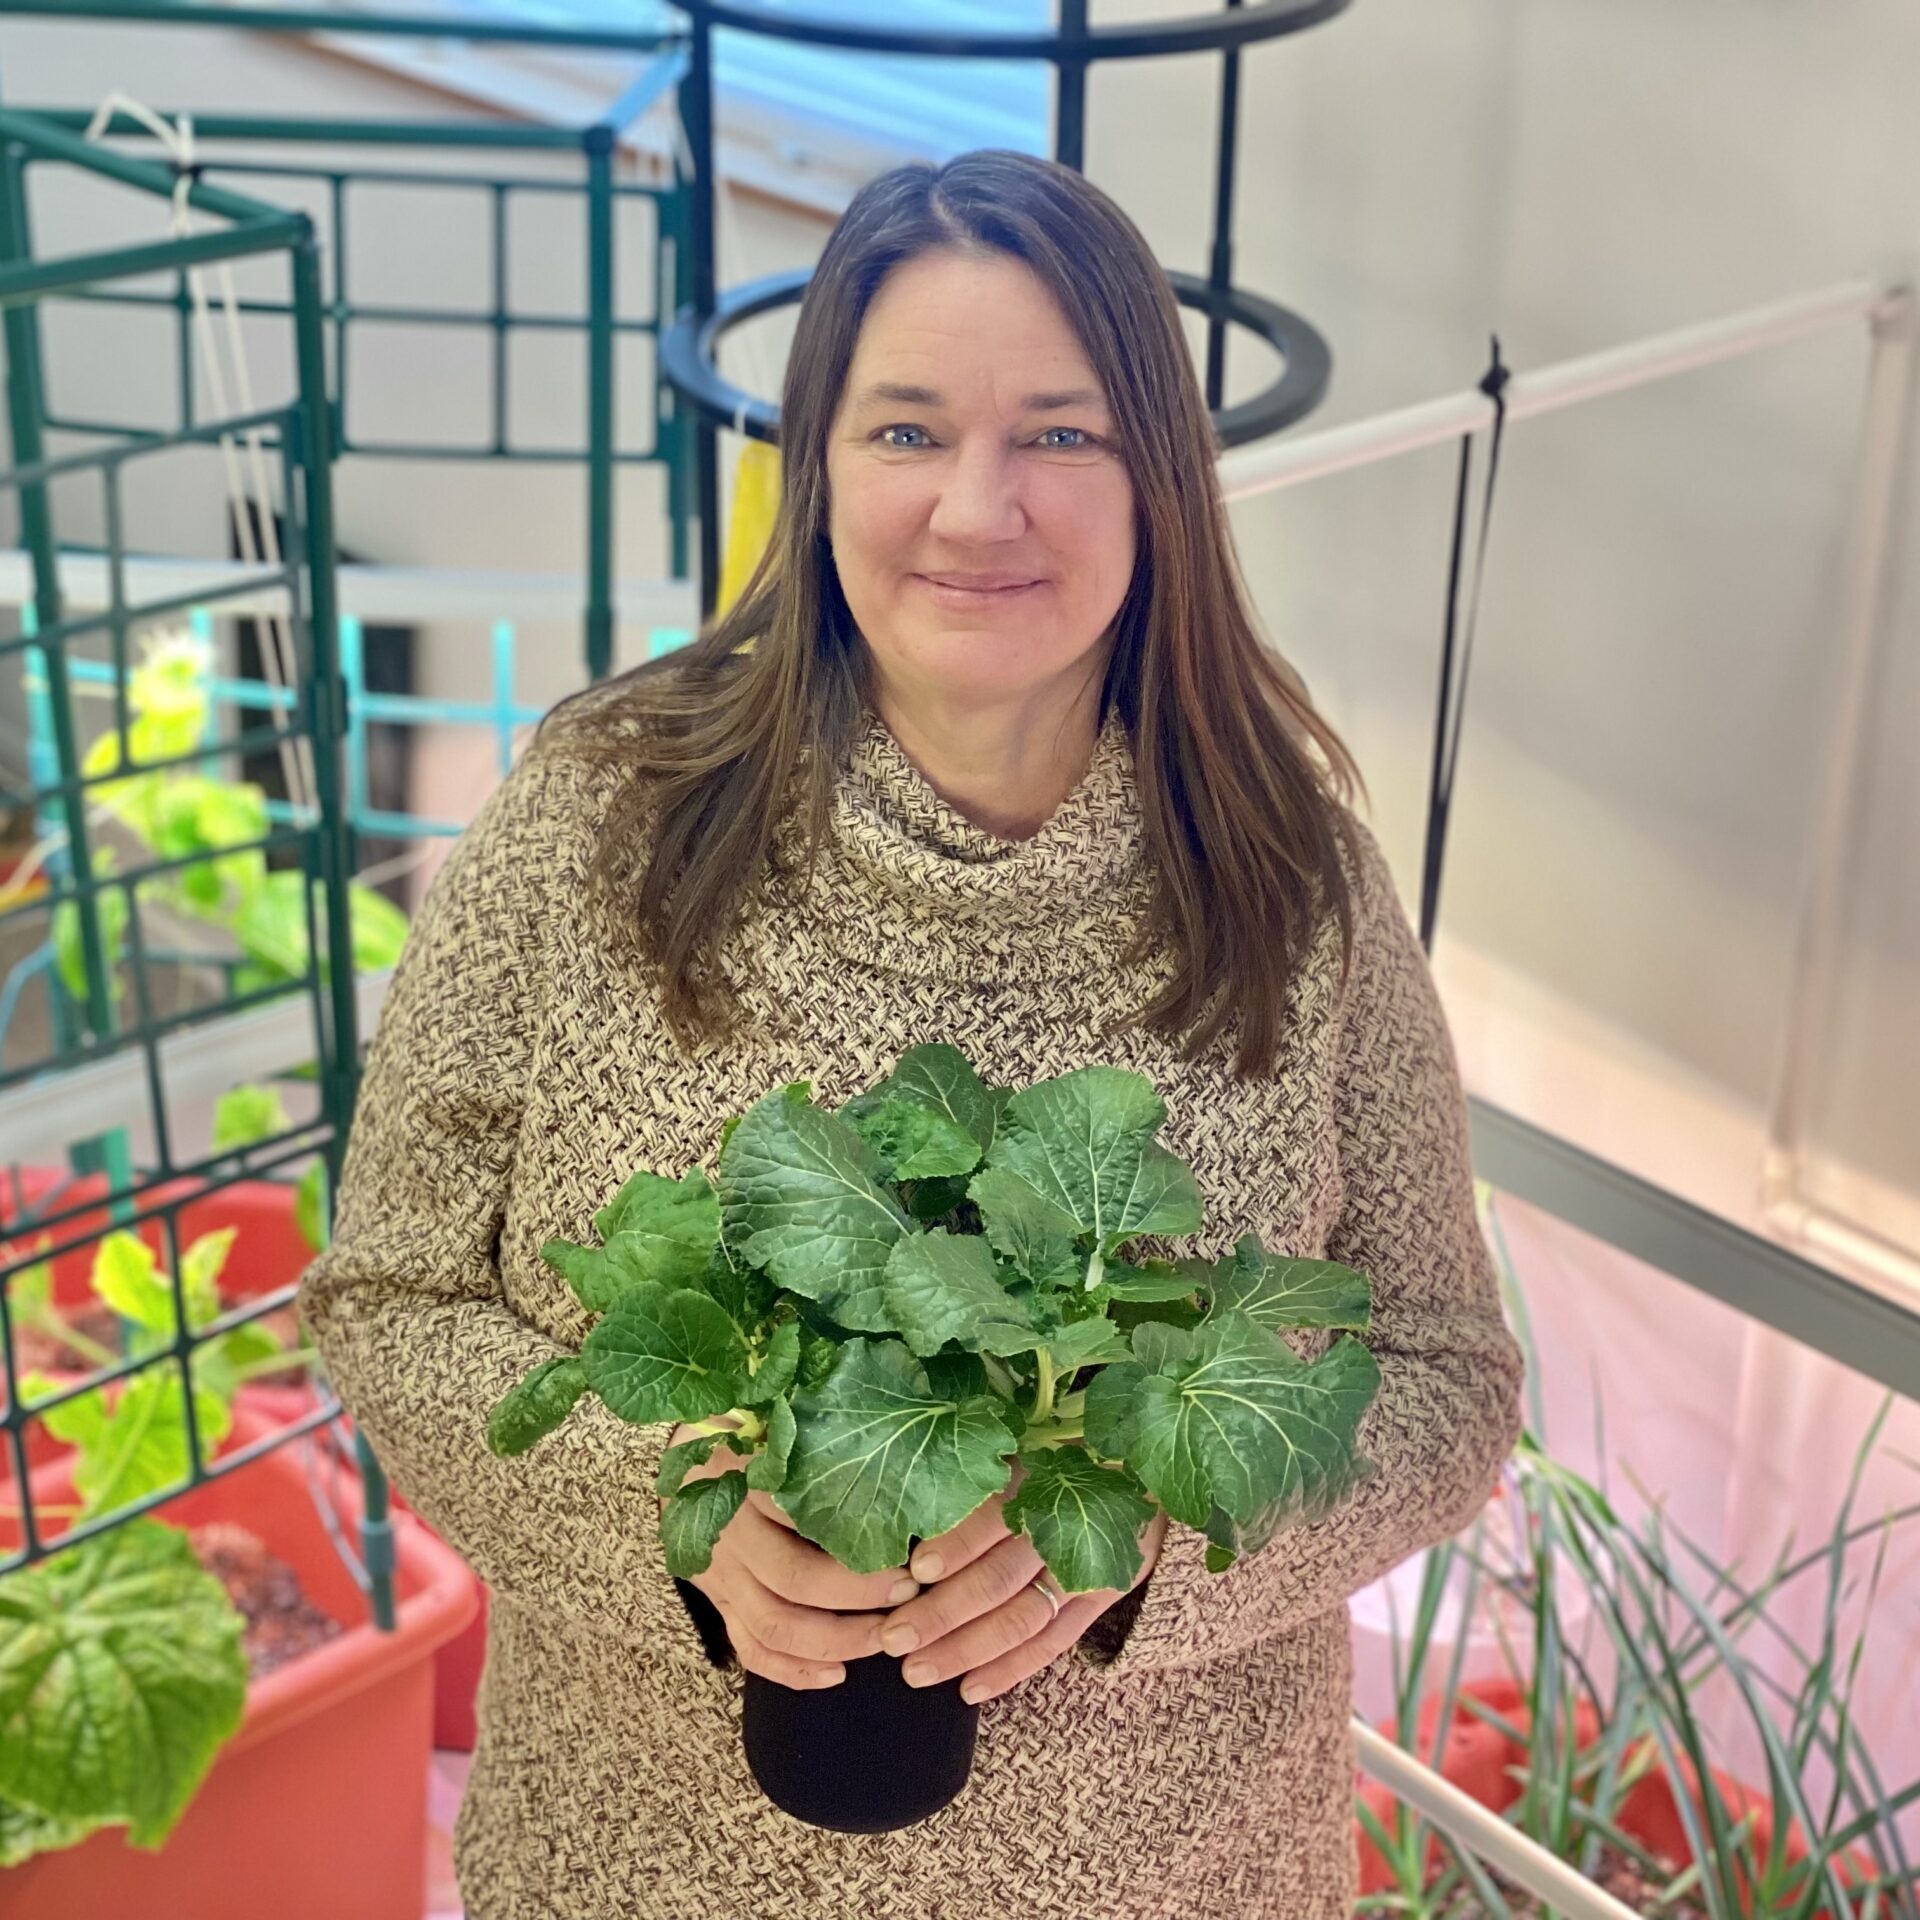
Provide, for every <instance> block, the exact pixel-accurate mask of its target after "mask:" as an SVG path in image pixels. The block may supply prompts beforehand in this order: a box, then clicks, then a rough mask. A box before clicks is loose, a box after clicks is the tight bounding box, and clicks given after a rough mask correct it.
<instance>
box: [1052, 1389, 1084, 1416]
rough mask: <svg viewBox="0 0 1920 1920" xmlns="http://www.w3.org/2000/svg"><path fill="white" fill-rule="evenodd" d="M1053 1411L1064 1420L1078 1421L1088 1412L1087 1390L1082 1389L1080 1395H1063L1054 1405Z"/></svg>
mask: <svg viewBox="0 0 1920 1920" xmlns="http://www.w3.org/2000/svg"><path fill="white" fill-rule="evenodd" d="M1053 1410H1054V1412H1055V1413H1057V1414H1058V1415H1059V1416H1060V1418H1061V1419H1063V1420H1078V1419H1079V1418H1080V1417H1081V1415H1082V1414H1083V1413H1085V1412H1086V1410H1087V1390H1086V1388H1085V1387H1082V1388H1081V1389H1080V1391H1079V1392H1078V1393H1063V1394H1062V1395H1061V1396H1060V1398H1059V1399H1058V1400H1056V1401H1055V1402H1054V1403H1053Z"/></svg>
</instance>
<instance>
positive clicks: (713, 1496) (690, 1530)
mask: <svg viewBox="0 0 1920 1920" xmlns="http://www.w3.org/2000/svg"><path fill="white" fill-rule="evenodd" d="M746 1497H747V1476H746V1475H745V1474H744V1473H740V1472H737V1471H736V1472H733V1473H723V1474H721V1475H719V1476H718V1477H717V1478H715V1479H712V1480H695V1481H692V1482H691V1483H690V1484H688V1485H687V1486H684V1487H682V1488H681V1489H680V1491H679V1492H678V1493H676V1494H675V1495H674V1496H673V1498H672V1499H671V1500H669V1501H668V1502H667V1507H666V1511H665V1512H664V1513H663V1514H661V1516H660V1544H661V1546H662V1547H663V1548H665V1550H666V1556H667V1571H668V1572H669V1573H670V1574H672V1575H673V1576H674V1578H675V1579H677V1580H690V1579H692V1578H693V1576H694V1575H695V1574H696V1573H705V1572H706V1570H707V1569H708V1568H709V1567H710V1566H712V1564H713V1547H714V1542H715V1541H716V1540H718V1539H719V1538H720V1535H721V1533H722V1532H723V1531H724V1530H725V1528H726V1525H727V1522H728V1521H729V1520H731V1519H732V1518H733V1516H734V1515H735V1514H736V1513H738V1512H739V1511H740V1503H741V1502H742V1501H743V1500H745V1499H746Z"/></svg>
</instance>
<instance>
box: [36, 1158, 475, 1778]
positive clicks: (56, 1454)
mask: <svg viewBox="0 0 1920 1920" xmlns="http://www.w3.org/2000/svg"><path fill="white" fill-rule="evenodd" d="M66 1178H67V1176H66V1175H65V1174H64V1173H62V1172H61V1171H60V1170H59V1169H58V1168H55V1167H25V1168H23V1169H22V1170H21V1175H20V1185H21V1188H22V1190H23V1192H24V1195H25V1198H26V1201H27V1204H28V1206H29V1207H32V1208H38V1207H39V1206H41V1205H42V1204H43V1203H44V1202H45V1201H46V1200H47V1198H48V1196H49V1195H51V1194H52V1193H53V1192H54V1191H55V1189H56V1188H58V1187H59V1186H60V1183H61V1182H62V1181H63V1180H65V1179H66ZM106 1191H107V1183H106V1180H105V1177H104V1176H103V1175H99V1174H88V1175H86V1176H84V1177H83V1178H79V1179H76V1180H74V1181H72V1183H71V1185H70V1186H69V1187H68V1188H66V1189H65V1190H64V1191H63V1192H62V1193H61V1198H60V1202H59V1204H60V1205H61V1206H62V1207H63V1208H64V1207H66V1206H69V1205H77V1204H79V1203H80V1202H83V1201H87V1200H92V1199H98V1198H99V1197H100V1196H102V1195H104V1194H105V1193H106ZM192 1191H193V1187H192V1183H190V1182H186V1181H176V1182H174V1183H173V1184H172V1185H170V1186H166V1187H160V1188H157V1189H155V1200H156V1201H157V1200H160V1199H173V1198H175V1197H177V1196H178V1195H180V1194H183V1193H190V1192H192ZM13 1193H14V1190H13V1183H12V1180H11V1179H10V1178H9V1179H5V1180H0V1235H4V1233H5V1232H6V1229H7V1227H8V1226H9V1224H10V1223H11V1219H12V1216H13ZM178 1222H179V1229H178V1230H179V1234H180V1237H181V1241H182V1244H183V1245H185V1244H187V1243H189V1242H191V1241H192V1240H194V1239H195V1238H197V1237H198V1236H199V1235H200V1234H203V1233H213V1232H216V1231H218V1230H219V1229H220V1228H222V1227H235V1228H237V1229H238V1232H237V1234H236V1235H235V1238H234V1242H233V1249H232V1251H231V1252H230V1253H229V1254H228V1256H227V1264H226V1268H225V1270H224V1271H223V1272H222V1274H221V1276H220V1286H221V1291H222V1292H223V1293H224V1294H225V1295H226V1296H227V1297H228V1298H229V1299H231V1300H256V1299H258V1298H259V1297H260V1296H261V1295H262V1294H266V1293H273V1292H275V1291H277V1290H278V1289H279V1288H281V1287H285V1286H289V1285H291V1284H292V1283H293V1282H295V1281H297V1280H298V1279H299V1278H300V1276H301V1274H303V1273H304V1272H305V1271H306V1269H307V1265H308V1263H309V1262H310V1261H311V1260H312V1258H313V1249H312V1248H311V1247H310V1246H308V1245H307V1242H306V1240H305V1238H304V1237H303V1236H302V1235H301V1232H300V1230H299V1228H298V1227H297V1226H295V1224H294V1219H293V1189H292V1188H291V1187H289V1186H286V1185H284V1184H282V1183H280V1182H278V1181H271V1180H239V1181H235V1182H234V1183H233V1184H232V1185H230V1186H225V1187H218V1188H215V1189H214V1190H212V1191H211V1192H209V1193H206V1194H204V1195H203V1196H202V1197H200V1198H199V1199H196V1200H193V1201H191V1202H190V1203H189V1204H188V1205H186V1206H184V1207H183V1208H181V1210H180V1213H179V1215H178ZM112 1224H113V1222H112V1219H111V1216H110V1215H109V1213H108V1211H107V1209H106V1208H105V1207H104V1206H102V1207H98V1208H96V1209H94V1210H93V1211H91V1212H89V1213H86V1214H83V1215H82V1216H81V1217H80V1218H79V1219H78V1220H76V1221H72V1222H69V1223H68V1224H67V1225H66V1226H64V1227H62V1228H61V1229H60V1230H59V1232H58V1234H57V1235H56V1236H55V1238H56V1239H59V1240H65V1239H68V1238H71V1237H72V1236H73V1235H75V1234H77V1233H81V1232H105V1231H106V1230H107V1229H108V1228H110V1227H111V1226H112ZM141 1237H142V1239H144V1240H145V1241H146V1242H147V1244H148V1245H149V1246H150V1247H151V1248H152V1249H153V1252H154V1257H155V1258H156V1259H158V1260H161V1261H163V1262H164V1261H165V1259H166V1257H167V1250H166V1245H165V1236H164V1235H163V1234H162V1232H161V1230H160V1225H159V1223H158V1222H157V1221H154V1222H150V1223H149V1224H148V1225H146V1226H145V1227H144V1228H142V1229H141ZM92 1269H93V1248H92V1245H91V1243H88V1244H86V1245H83V1246H78V1247H74V1248H71V1249H69V1250H68V1251H66V1252H63V1253H57V1254H55V1255H54V1257H53V1297H54V1304H55V1305H56V1306H59V1307H63V1308H67V1307H78V1306H84V1305H86V1304H87V1303H88V1302H90V1301H91V1300H92V1299H93V1298H94V1293H93V1286H92V1282H91V1279H90V1277H89V1276H90V1275H91V1273H92ZM60 1377H62V1378H66V1379H69V1380H78V1379H80V1378H81V1375H79V1374H77V1373H76V1374H71V1375H62V1376H60ZM315 1404H316V1403H315V1400H314V1396H313V1392H312V1389H311V1388H310V1387H308V1386H306V1385H304V1384H301V1385H287V1386H276V1385H272V1384H270V1383H267V1382H263V1381H254V1382H251V1383H249V1384H248V1385H247V1386H244V1387H242V1388H241V1389H240V1393H239V1396H238V1400H237V1402H236V1405H235V1409H234V1411H235V1415H236V1418H238V1417H239V1416H241V1415H242V1414H244V1413H246V1412H248V1411H251V1412H253V1413H255V1414H257V1415H258V1416H259V1418H260V1419H261V1420H263V1421H265V1422H266V1423H267V1424H268V1425H270V1426H287V1425H291V1424H292V1423H293V1422H294V1421H295V1420H297V1419H299V1418H301V1417H302V1416H303V1415H305V1414H308V1413H310V1412H312V1410H313V1408H314V1405H315ZM26 1442H27V1466H28V1469H29V1471H33V1470H35V1469H38V1468H40V1467H43V1466H48V1465H50V1464H52V1462H54V1461H56V1460H59V1459H61V1458H63V1457H64V1456H65V1454H66V1451H67V1450H66V1448H64V1447H63V1446H62V1445H61V1444H60V1443H59V1442H58V1441H57V1440H55V1439H54V1437H53V1436H52V1435H51V1434H50V1433H48V1432H47V1430H46V1428H45V1427H44V1426H42V1425H41V1423H40V1422H39V1421H37V1420H36V1421H34V1422H33V1423H32V1424H31V1425H30V1426H29V1427H28V1429H27V1435H26ZM229 1444H231V1443H229ZM4 1454H5V1448H4V1446H3V1445H0V1456H4ZM10 1474H11V1462H10V1461H8V1460H6V1459H5V1458H4V1457H0V1487H6V1488H7V1497H8V1498H12V1497H13V1495H12V1490H11V1484H10ZM393 1505H394V1507H395V1509H396V1510H397V1511H400V1512H406V1511H407V1506H406V1502H405V1501H404V1500H403V1499H401V1497H400V1496H399V1494H398V1493H395V1494H394V1496H393ZM421 1524H422V1525H423V1526H424V1523H421ZM486 1650H487V1608H486V1589H485V1588H484V1587H482V1588H481V1589H480V1608H479V1611H478V1613H476V1614H475V1616H474V1618H473V1619H472V1620H471V1621H470V1622H469V1623H468V1624H467V1626H466V1627H464V1628H463V1629H462V1630H461V1631H460V1632H459V1633H458V1634H456V1635H455V1636H454V1638H453V1639H451V1640H450V1641H448V1642H447V1643H446V1644H445V1645H444V1646H443V1647H442V1648H441V1649H440V1651H439V1653H438V1655H437V1656H436V1658H435V1677H436V1687H435V1693H434V1728H433V1744H434V1745H435V1746H436V1747H449V1748H455V1749H457V1750H459V1751H460V1752H463V1753H465V1752H471V1751H472V1748H473V1744H474V1739H475V1726H474V1712H473V1702H474V1695H475V1693H476V1692H477V1690H478V1688H479V1685H480V1670H481V1666H482V1664H483V1663H484V1661H485V1658H486Z"/></svg>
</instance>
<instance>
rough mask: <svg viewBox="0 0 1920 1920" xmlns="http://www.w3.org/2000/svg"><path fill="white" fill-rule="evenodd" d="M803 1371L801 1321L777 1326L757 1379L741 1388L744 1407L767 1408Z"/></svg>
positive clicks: (755, 1376)
mask: <svg viewBox="0 0 1920 1920" xmlns="http://www.w3.org/2000/svg"><path fill="white" fill-rule="evenodd" d="M799 1370H800V1322H799V1321H798V1320H788V1321H785V1322H783V1323H782V1324H781V1325H780V1326H779V1327H778V1328H776V1329H775V1332H774V1336H773V1338H772V1339H771V1340H769V1341H768V1342H767V1350H766V1353H765V1354H764V1355H763V1356H762V1357H761V1361H760V1365H759V1368H758V1369H757V1371H756V1372H755V1373H754V1376H753V1378H752V1379H751V1380H750V1381H748V1383H747V1384H746V1386H744V1387H743V1388H742V1389H741V1390H740V1404H741V1405H742V1406H743V1407H764V1406H766V1405H767V1404H768V1403H769V1402H771V1401H774V1400H777V1399H779V1398H780V1396H781V1395H782V1394H783V1393H785V1392H786V1391H787V1389H788V1388H789V1387H791V1386H792V1385H793V1382H794V1376H795V1375H796V1374H797V1373H798V1372H799Z"/></svg>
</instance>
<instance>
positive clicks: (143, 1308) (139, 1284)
mask: <svg viewBox="0 0 1920 1920" xmlns="http://www.w3.org/2000/svg"><path fill="white" fill-rule="evenodd" d="M238 1231H239V1230H238V1228H236V1227H231V1226H228V1227H221V1228H218V1229H216V1230H215V1231H214V1232H212V1233H203V1234H201V1235H200V1236H199V1237H198V1238H197V1239H195V1240H192V1241H190V1242H189V1243H188V1244H187V1246H186V1248H185V1249H184V1251H183V1253H182V1256H181V1261H180V1277H181V1283H182V1289H183V1297H184V1299H185V1301H186V1306H187V1325H188V1328H189V1331H190V1332H192V1333H196V1334H197V1333H199V1332H200V1331H201V1330H202V1329H203V1328H205V1327H208V1326H210V1325H212V1323H213V1322H214V1321H215V1320H217V1319H218V1318H220V1316H221V1315H222V1314H223V1313H224V1312H226V1311H228V1307H227V1304H226V1303H225V1302H224V1301H223V1300H222V1298H221V1293H220V1278H221V1272H222V1269H223V1268H224V1267H225V1265H226V1262H227V1258H228V1255H229V1253H230V1252H231V1250H232V1247H233V1243H234V1239H235V1236H236V1234H237V1233H238ZM89 1280H90V1286H91V1290H92V1306H91V1308H90V1309H89V1310H86V1311H83V1312H75V1311H74V1310H73V1309H72V1308H71V1307H69V1308H66V1309H64V1310H63V1309H62V1308H61V1307H60V1306H57V1305H56V1304H55V1302H54V1299H53V1290H54V1275H53V1265H52V1262H51V1261H48V1260H41V1261H39V1262H37V1263H36V1264H35V1265H33V1266H31V1267H27V1268H24V1269H22V1270H20V1271H17V1272H15V1273H14V1274H13V1275H12V1276H11V1278H10V1280H9V1283H8V1285H9V1294H8V1304H9V1310H10V1313H11V1316H12V1320H13V1325H14V1339H15V1364H16V1366H20V1367H21V1368H22V1371H21V1372H20V1373H19V1375H18V1378H19V1386H20V1401H21V1407H22V1410H23V1411H24V1412H26V1413H29V1414H31V1413H32V1412H33V1411H34V1409H35V1406H36V1405H37V1404H38V1403H39V1402H41V1401H44V1400H46V1399H48V1398H49V1397H50V1396H52V1395H55V1394H59V1393H62V1392H64V1391H66V1390H67V1389H69V1388H71V1387H72V1386H74V1385H75V1384H77V1383H78V1382H79V1381H81V1380H83V1379H85V1378H86V1377H87V1375H88V1374H89V1373H91V1372H93V1371H94V1370H96V1369H98V1368H104V1367H112V1366H117V1365H118V1364H119V1363H120V1362H121V1361H122V1360H123V1359H129V1358H139V1357H141V1356H144V1355H152V1354H158V1353H160V1352H163V1351H164V1350H165V1349H166V1348H168V1347H170V1346H171V1345H172V1344H173V1341H174V1339H175V1336H176V1325H177V1316H176V1315H175V1312H174V1304H173V1289H172V1282H171V1279H170V1277H169V1275H168V1274H167V1272H166V1270H165V1269H164V1268H163V1267H162V1266H161V1265H160V1264H159V1262H158V1261H157V1260H156V1259H155V1258H154V1252H153V1248H152V1246H151V1245H150V1244H149V1242H148V1241H147V1240H145V1239H143V1238H142V1237H141V1236H140V1235H139V1234H137V1233H132V1232H129V1231H126V1230H124V1229H116V1230H114V1231H112V1232H109V1233H106V1234H103V1235H102V1236H101V1238H100V1239H98V1240H97V1241H96V1242H95V1243H94V1246H93V1259H92V1262H91V1265H90V1268H89ZM89 1321H90V1322H91V1325H90V1326H89V1325H88V1322H89ZM122 1329H126V1330H127V1338H126V1340H125V1351H124V1353H123V1352H119V1351H116V1350H115V1348H114V1346H110V1345H108V1344H106V1341H107V1339H108V1338H115V1339H116V1340H117V1337H118V1336H119V1335H120V1333H121V1330H122ZM314 1357H315V1356H314V1355H313V1354H312V1352H311V1351H308V1350H296V1349H289V1348H288V1347H286V1346H285V1345H284V1344H283V1343H282V1340H281V1338H280V1335H279V1334H278V1333H277V1332H275V1330H274V1329H273V1328H272V1327H270V1326H269V1325H268V1324H267V1323H266V1322H265V1321H264V1320H253V1321H248V1322H246V1323H244V1324H242V1325H240V1326H237V1327H232V1328H229V1329H228V1330H227V1332H225V1333H223V1334H221V1335H219V1336H218V1337H217V1338H215V1339H213V1340H210V1341H207V1342H205V1343H203V1344H202V1345H200V1346H198V1347H196V1349H195V1351H194V1353H193V1357H192V1360H191V1363H190V1364H191V1366H192V1370H193V1377H194V1382H195V1387H196V1395H197V1404H198V1408H199V1412H200V1432H201V1439H202V1441H203V1443H205V1444H207V1445H210V1446H212V1445H217V1444H218V1443H219V1442H220V1441H221V1440H223V1439H224V1438H225V1437H226V1433H227V1430H228V1428H229V1426H230V1425H231V1420H232V1405H233V1401H234V1399H235V1397H236V1395H238V1394H240V1393H242V1392H243V1391H244V1390H245V1389H246V1387H247V1386H248V1384H249V1383H250V1382H253V1381H257V1380H263V1379H271V1378H273V1377H274V1376H276V1375H284V1374H285V1373H286V1372H287V1371H288V1370H289V1369H294V1370H304V1369H305V1368H306V1367H308V1366H309V1365H310V1364H311V1363H312V1361H313V1359H314ZM62 1360H64V1361H65V1364H64V1365H63V1364H61V1362H62ZM75 1362H79V1363H80V1364H78V1365H76V1364H75ZM115 1422H124V1423H125V1426H124V1428H123V1431H125V1432H128V1433H131V1432H133V1431H135V1430H136V1429H137V1430H138V1432H139V1434H140V1435H141V1438H140V1440H139V1441H138V1443H137V1448H134V1449H133V1451H134V1452H135V1455H136V1457H137V1458H138V1459H139V1461H140V1462H141V1463H142V1475H143V1478H145V1479H147V1480H149V1481H150V1483H151V1484H153V1485H166V1484H169V1483H170V1482H171V1481H172V1480H176V1479H179V1478H181V1477H182V1476H184V1474H185V1472H186V1468H187V1444H186V1440H187V1436H186V1425H185V1413H184V1409H183V1404H182V1400H181V1394H180V1381H179V1376H178V1374H177V1373H176V1372H174V1371H173V1370H172V1369H170V1368H158V1367H156V1368H149V1369H145V1370H143V1371H141V1372H138V1373H134V1374H131V1375H129V1376H127V1377H126V1378H125V1379H123V1380H118V1381H114V1382H112V1383H110V1384H108V1385H106V1386H102V1387H96V1388H95V1389H94V1390H93V1391H92V1392H90V1393H84V1394H80V1395H78V1396H77V1397H74V1398H71V1399H67V1400H63V1401H61V1402H60V1403H59V1404H58V1405H55V1406H51V1407H48V1408H47V1410H46V1411H45V1412H44V1413H42V1414H41V1415H40V1417H39V1419H38V1421H37V1422H35V1423H34V1424H33V1425H31V1426H29V1428H28V1429H27V1458H28V1464H29V1466H30V1467H32V1466H38V1465H43V1464H45V1463H46V1462H47V1461H48V1460H50V1459H52V1458H54V1457H55V1456H56V1454H57V1451H58V1449H59V1448H60V1447H61V1446H63V1445H64V1446H71V1445H81V1444H86V1443H88V1442H90V1441H92V1440H93V1439H94V1438H95V1437H96V1436H98V1435H99V1434H100V1433H101V1432H103V1431H104V1430H106V1429H108V1428H110V1427H112V1426H113V1425H114V1423H115ZM87 1471H88V1469H87V1468H85V1467H83V1468H82V1473H83V1476H84V1475H85V1473H86V1472H87ZM156 1475H157V1478H156V1477H154V1476H156ZM144 1490H145V1489H144V1487H142V1488H138V1489H136V1491H135V1493H134V1494H133V1495H130V1496H128V1497H129V1498H137V1497H138V1493H139V1492H140V1491H144ZM115 1504H118V1503H115Z"/></svg>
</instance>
